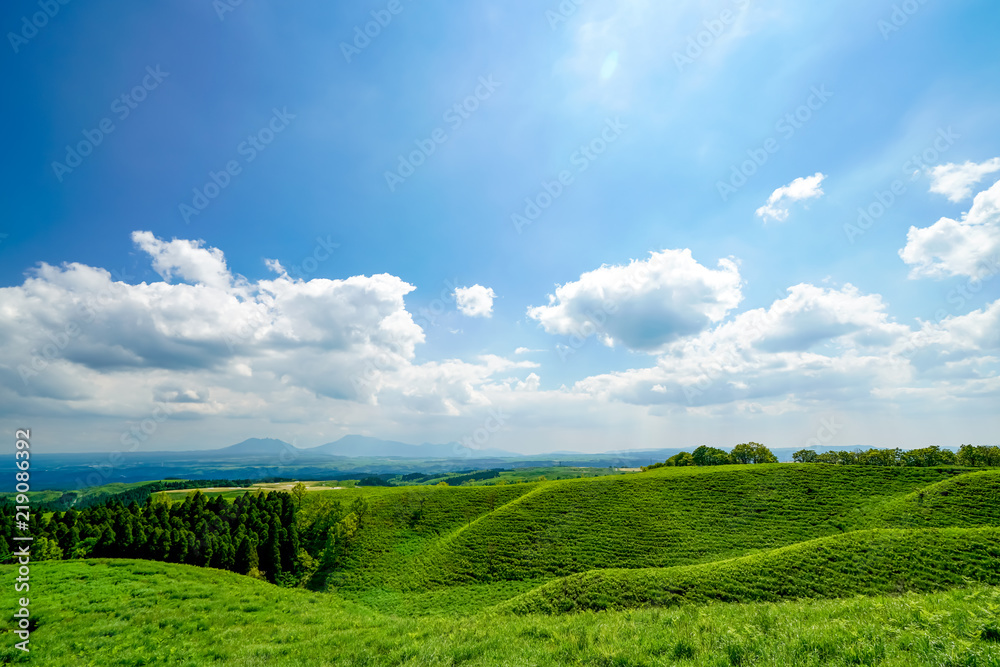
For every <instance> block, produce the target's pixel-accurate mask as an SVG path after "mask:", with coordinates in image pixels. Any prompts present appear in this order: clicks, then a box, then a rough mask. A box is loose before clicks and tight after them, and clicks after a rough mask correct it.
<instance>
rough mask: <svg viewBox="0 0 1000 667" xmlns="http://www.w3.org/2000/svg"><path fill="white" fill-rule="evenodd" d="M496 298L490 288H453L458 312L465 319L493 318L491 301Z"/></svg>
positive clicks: (478, 286) (474, 286)
mask: <svg viewBox="0 0 1000 667" xmlns="http://www.w3.org/2000/svg"><path fill="white" fill-rule="evenodd" d="M496 296H497V295H496V294H495V293H494V292H493V289H492V288H490V287H483V286H482V285H473V286H472V287H456V288H455V303H456V305H457V306H458V311H459V312H460V313H462V314H463V315H465V316H467V317H493V299H495V298H496Z"/></svg>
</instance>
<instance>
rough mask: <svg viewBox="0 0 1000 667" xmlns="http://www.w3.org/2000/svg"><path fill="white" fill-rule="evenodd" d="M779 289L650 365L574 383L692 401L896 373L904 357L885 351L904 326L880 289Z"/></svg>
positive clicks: (609, 392) (600, 392)
mask: <svg viewBox="0 0 1000 667" xmlns="http://www.w3.org/2000/svg"><path fill="white" fill-rule="evenodd" d="M788 292H789V294H788V296H787V297H785V298H783V299H779V300H777V301H775V302H774V303H773V304H772V305H771V306H770V307H769V308H767V309H764V308H758V309H755V310H751V311H747V312H744V313H741V314H739V315H737V316H736V317H734V318H733V319H732V320H729V321H727V322H725V323H723V324H721V325H719V326H717V327H715V328H714V329H712V330H709V331H705V332H702V333H701V334H700V335H698V336H695V337H692V338H687V339H682V340H678V341H676V342H674V343H672V344H671V345H669V346H667V348H666V349H665V350H664V351H663V354H662V355H661V356H660V357H659V358H658V359H657V363H656V365H655V366H653V367H650V368H641V369H633V370H628V371H623V372H617V373H608V374H604V375H597V376H593V377H590V378H586V379H584V380H581V381H580V382H578V383H577V385H576V390H577V391H582V392H585V393H587V394H590V395H595V396H602V397H605V398H608V399H616V400H621V401H625V402H630V403H637V404H641V405H653V404H675V405H680V406H688V407H694V406H699V405H720V404H728V403H734V402H738V401H746V400H754V401H760V400H763V399H768V400H772V401H784V400H787V399H788V397H789V396H794V397H796V400H798V401H802V400H805V401H811V400H819V399H824V398H825V399H829V398H834V397H837V396H842V397H845V398H847V399H848V400H853V397H854V396H863V395H864V394H865V392H866V391H869V390H870V389H871V388H872V387H873V386H881V385H884V384H887V383H890V382H893V381H894V380H892V378H894V377H899V376H900V375H899V374H900V373H901V372H902V371H901V370H900V366H901V365H905V362H902V361H900V360H898V359H894V358H892V356H891V355H889V354H888V352H889V350H890V349H891V347H892V346H893V345H895V344H897V343H898V342H899V341H900V340H902V339H904V338H905V337H906V336H907V335H908V334H909V333H910V329H909V328H908V327H906V326H904V325H901V324H897V323H895V322H893V321H891V320H890V319H889V317H888V315H887V313H886V307H885V304H884V303H883V301H882V299H881V297H879V296H878V295H865V294H861V293H860V292H859V291H858V290H857V288H855V287H853V286H852V285H845V286H844V287H843V288H841V289H839V290H834V289H829V288H821V287H817V286H814V285H809V284H802V285H796V286H794V287H791V288H789V290H788ZM904 374H905V373H904ZM851 392H854V395H853V396H852V393H851Z"/></svg>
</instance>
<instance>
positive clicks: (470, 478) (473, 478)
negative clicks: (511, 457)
mask: <svg viewBox="0 0 1000 667" xmlns="http://www.w3.org/2000/svg"><path fill="white" fill-rule="evenodd" d="M501 472H503V471H502V470H500V469H495V470H483V471H482V472H474V473H470V474H468V475H459V476H457V477H448V478H445V480H444V481H445V484H447V485H448V486H459V485H460V484H462V483H463V482H477V481H480V480H484V479H493V478H494V477H499V476H500V473H501Z"/></svg>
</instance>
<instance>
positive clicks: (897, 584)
mask: <svg viewBox="0 0 1000 667" xmlns="http://www.w3.org/2000/svg"><path fill="white" fill-rule="evenodd" d="M970 584H991V585H996V584H1000V529H997V528H947V529H914V530H899V529H882V530H866V531H858V532H852V533H847V534H845V535H836V536H831V537H824V538H820V539H816V540H810V541H807V542H801V543H799V544H795V545H792V546H788V547H783V548H780V549H775V550H774V551H769V552H765V553H760V554H755V555H752V556H744V557H742V558H735V559H731V560H727V561H723V562H717V563H706V564H702V565H693V566H681V567H672V568H656V569H637V570H593V571H590V572H585V573H582V574H576V575H572V576H570V577H566V578H564V579H560V580H557V581H553V582H551V583H548V584H545V585H543V586H541V587H539V588H537V589H535V590H533V591H530V592H528V593H525V594H524V595H521V596H519V597H517V598H514V599H513V600H510V601H508V602H506V603H503V604H501V605H499V607H498V611H502V612H512V613H518V614H527V613H549V614H551V613H565V612H574V611H581V610H602V609H627V608H635V607H644V606H670V605H677V604H685V603H687V604H691V603H707V602H759V601H770V602H774V601H778V600H790V599H798V598H836V597H848V596H852V595H886V594H899V593H904V592H909V591H919V592H930V591H938V590H942V589H946V588H952V587H958V586H965V585H970Z"/></svg>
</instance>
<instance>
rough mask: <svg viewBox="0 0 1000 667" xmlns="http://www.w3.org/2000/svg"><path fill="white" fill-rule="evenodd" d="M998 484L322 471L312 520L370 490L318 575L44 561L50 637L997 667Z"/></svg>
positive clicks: (188, 653) (420, 654)
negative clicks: (297, 580)
mask: <svg viewBox="0 0 1000 667" xmlns="http://www.w3.org/2000/svg"><path fill="white" fill-rule="evenodd" d="M258 445H259V446H260V447H262V448H267V447H271V446H273V443H267V442H264V443H253V446H255V447H256V446H258ZM249 446H250V445H248V447H249ZM998 490H1000V471H998V470H969V469H961V468H954V467H940V468H905V467H894V468H881V467H869V466H832V465H824V464H814V465H802V464H799V465H796V464H765V465H742V466H739V465H731V466H718V467H701V468H699V467H692V468H683V467H682V468H660V469H657V470H654V471H650V472H646V473H641V474H631V475H618V476H606V477H593V478H578V479H565V480H558V481H550V482H532V483H518V484H503V485H496V486H469V487H463V486H459V487H449V486H415V487H388V488H386V487H371V488H354V489H339V490H331V489H329V488H328V487H324V489H321V490H316V491H313V492H309V493H307V494H306V495H305V497H304V499H303V501H302V504H301V507H300V508H299V510H298V514H297V517H298V518H297V521H298V523H299V527H300V534H301V535H302V536H303V539H306V537H307V536H308V535H310V530H311V527H312V526H332V524H330V523H329V519H328V517H330V516H334V515H336V516H343V513H344V512H345V511H346V510H344V508H346V507H355V506H357V503H358V502H361V500H362V499H363V501H364V502H363V505H364V508H365V509H364V510H363V518H361V519H356V520H357V530H356V534H355V535H354V537H353V538H352V541H351V542H350V545H349V548H347V550H346V552H345V555H344V557H343V559H342V560H341V561H338V562H337V563H336V564H331V563H326V564H325V565H322V566H321V567H320V569H319V570H318V571H317V572H316V573H315V574H314V575H313V576H312V579H310V580H309V585H310V586H311V587H312V588H313V589H315V590H314V591H306V590H301V589H298V590H291V589H285V588H279V587H276V586H273V585H270V584H266V583H263V582H259V581H255V580H253V579H250V578H248V577H245V576H241V575H236V574H233V573H231V572H223V571H219V570H210V569H208V568H193V567H187V566H180V565H172V564H167V563H158V562H151V561H126V560H121V561H114V560H111V561H108V560H87V561H57V562H42V563H35V564H33V565H32V576H33V580H32V581H33V586H35V583H34V582H37V586H38V592H37V593H34V592H33V595H35V596H36V597H37V600H38V602H37V606H36V609H37V623H38V627H37V629H36V631H35V635H33V637H36V638H37V640H38V642H39V645H42V644H44V645H45V646H46V647H47V648H46V651H48V653H46V654H45V655H44V656H43V657H41V658H38V656H32V657H33V662H38V664H90V663H94V664H97V663H98V662H99V663H100V664H109V665H117V664H121V665H126V664H127V665H132V664H157V660H159V658H158V657H156V656H162V655H164V651H168V650H170V649H171V647H172V648H173V651H174V653H173V654H171V655H172V656H173V657H171V660H173V661H174V662H177V663H179V664H208V663H212V662H215V663H220V664H241V665H242V664H289V665H291V664H303V665H308V664H329V662H330V661H332V662H334V663H335V664H338V665H341V664H343V665H362V664H364V665H373V664H374V665H381V664H393V665H424V664H442V665H445V664H447V665H451V664H489V665H499V664H503V665H518V664H525V665H528V664H595V665H672V664H682V665H688V664H690V665H713V666H717V665H752V664H806V665H827V664H834V665H853V664H870V665H876V664H877V665H924V664H926V665H932V664H933V665H940V664H954V665H982V666H984V667H992V666H995V665H1000V627H997V623H996V618H997V616H998V613H997V612H998V610H1000V593H998V590H1000V589H998V588H997V585H998V584H1000V502H997V500H998ZM358 511H362V510H358ZM324 521H326V522H327V523H324ZM323 530H326V528H323ZM10 567H11V566H2V567H0V574H4V575H9V574H10V573H11V570H10ZM68 610H72V611H68ZM182 637H183V638H184V639H183V641H181V639H180V638H182ZM8 644H9V642H8ZM4 650H6V651H7V653H5V654H2V655H3V657H4V658H5V659H8V660H12V661H15V662H17V661H19V660H20V659H21V656H19V655H16V654H14V653H12V652H11V651H10V649H9V648H7V649H4ZM39 655H41V653H39ZM81 656H86V657H81ZM324 660H327V662H323V661H324Z"/></svg>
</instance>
